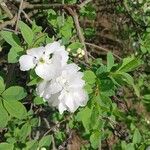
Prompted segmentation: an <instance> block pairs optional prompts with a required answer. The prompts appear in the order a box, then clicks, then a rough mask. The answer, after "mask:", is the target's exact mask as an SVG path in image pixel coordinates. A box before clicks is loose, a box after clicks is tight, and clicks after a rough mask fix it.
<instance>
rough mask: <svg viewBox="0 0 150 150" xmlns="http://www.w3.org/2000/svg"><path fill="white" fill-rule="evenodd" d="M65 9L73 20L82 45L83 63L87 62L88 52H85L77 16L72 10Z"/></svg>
mask: <svg viewBox="0 0 150 150" xmlns="http://www.w3.org/2000/svg"><path fill="white" fill-rule="evenodd" d="M66 9H67V10H68V12H69V13H70V15H71V16H72V18H73V20H74V23H75V27H76V31H77V34H78V37H79V40H80V42H81V44H82V45H83V49H84V52H85V55H84V58H85V61H86V62H88V52H87V49H86V45H85V38H84V36H83V33H82V31H81V27H80V23H79V18H78V14H77V12H76V10H73V9H71V8H66Z"/></svg>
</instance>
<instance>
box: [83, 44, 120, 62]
mask: <svg viewBox="0 0 150 150" xmlns="http://www.w3.org/2000/svg"><path fill="white" fill-rule="evenodd" d="M85 44H86V45H88V46H91V47H93V48H96V49H99V50H103V51H105V52H109V51H110V50H108V49H106V48H104V47H101V46H98V45H95V44H92V43H87V42H85ZM112 54H113V55H114V56H115V57H116V58H117V59H118V60H121V59H122V58H121V57H120V56H118V55H116V54H114V53H112Z"/></svg>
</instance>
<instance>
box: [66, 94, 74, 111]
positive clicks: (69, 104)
mask: <svg viewBox="0 0 150 150" xmlns="http://www.w3.org/2000/svg"><path fill="white" fill-rule="evenodd" d="M63 101H64V103H65V104H66V106H67V107H68V108H69V110H70V111H71V112H74V111H75V110H76V109H77V107H76V106H75V103H74V99H73V97H72V96H71V94H67V95H66V96H65V97H64V100H63Z"/></svg>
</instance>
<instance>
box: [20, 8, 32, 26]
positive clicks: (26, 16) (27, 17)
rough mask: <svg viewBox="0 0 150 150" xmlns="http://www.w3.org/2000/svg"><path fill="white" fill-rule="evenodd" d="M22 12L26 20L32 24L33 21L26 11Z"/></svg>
mask: <svg viewBox="0 0 150 150" xmlns="http://www.w3.org/2000/svg"><path fill="white" fill-rule="evenodd" d="M21 12H22V13H23V14H24V16H25V18H26V19H27V20H28V21H29V22H30V24H32V20H31V19H30V18H29V16H28V15H27V14H26V12H25V11H24V10H22V11H21Z"/></svg>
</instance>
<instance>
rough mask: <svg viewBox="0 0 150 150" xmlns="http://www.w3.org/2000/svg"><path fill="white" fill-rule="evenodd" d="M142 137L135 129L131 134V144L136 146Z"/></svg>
mask: <svg viewBox="0 0 150 150" xmlns="http://www.w3.org/2000/svg"><path fill="white" fill-rule="evenodd" d="M141 139H142V136H141V134H140V132H139V130H138V129H137V128H136V129H135V131H134V134H133V143H134V144H138V143H140V142H141Z"/></svg>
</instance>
